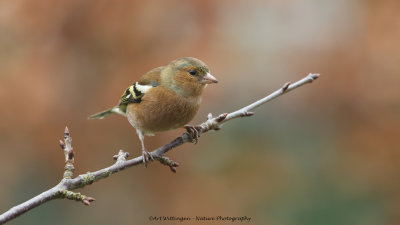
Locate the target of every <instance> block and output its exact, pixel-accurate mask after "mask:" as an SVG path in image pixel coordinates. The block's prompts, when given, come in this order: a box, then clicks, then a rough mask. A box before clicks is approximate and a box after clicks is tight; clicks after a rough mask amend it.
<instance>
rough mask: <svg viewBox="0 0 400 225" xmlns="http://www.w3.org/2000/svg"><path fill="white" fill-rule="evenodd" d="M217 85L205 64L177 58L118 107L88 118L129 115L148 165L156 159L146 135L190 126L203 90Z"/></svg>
mask: <svg viewBox="0 0 400 225" xmlns="http://www.w3.org/2000/svg"><path fill="white" fill-rule="evenodd" d="M217 82H218V80H217V79H215V77H214V76H212V75H211V74H210V70H209V68H208V67H207V65H206V64H205V63H204V62H202V61H200V60H198V59H195V58H191V57H186V58H181V59H177V60H174V61H172V62H171V63H169V64H168V65H167V66H161V67H157V68H155V69H152V70H150V71H149V72H147V73H146V74H144V75H143V76H142V77H141V78H140V79H139V81H138V82H135V83H134V84H133V85H131V86H129V87H128V88H127V89H126V90H125V91H124V93H123V95H122V96H121V98H120V100H119V103H118V105H116V106H114V107H112V108H110V109H107V110H105V111H102V112H99V113H96V114H94V115H92V116H90V117H89V119H95V118H98V119H103V118H104V117H105V116H108V115H110V114H114V113H117V114H120V115H123V116H126V117H127V118H128V121H129V122H130V124H131V125H132V126H133V127H134V128H136V132H137V134H138V136H139V139H140V142H141V144H142V155H143V163H144V164H145V165H146V163H147V162H148V161H149V160H150V159H153V157H152V156H151V155H150V153H149V152H147V150H146V148H145V146H144V136H145V135H147V136H153V135H154V133H157V132H162V131H167V130H172V129H176V128H179V127H182V126H183V125H185V124H187V123H188V122H189V121H191V120H192V119H193V117H194V116H195V115H196V113H197V111H198V109H199V106H200V102H201V94H202V93H203V90H204V88H205V87H206V86H207V84H212V83H217Z"/></svg>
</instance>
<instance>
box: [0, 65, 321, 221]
mask: <svg viewBox="0 0 400 225" xmlns="http://www.w3.org/2000/svg"><path fill="white" fill-rule="evenodd" d="M318 77H319V74H311V73H310V74H309V75H308V76H306V77H304V78H303V79H301V80H299V81H297V82H295V83H293V84H290V83H286V84H285V85H283V86H282V88H280V89H278V90H276V91H275V92H273V93H272V94H270V95H268V96H266V97H264V98H262V99H260V100H258V101H256V102H254V103H252V104H250V105H248V106H246V107H243V108H241V109H239V110H237V111H234V112H231V113H223V114H221V115H219V116H217V117H213V116H212V114H211V113H210V114H208V116H207V120H206V121H205V122H204V123H202V124H200V125H197V126H189V127H187V130H188V132H186V133H183V134H182V135H181V136H180V137H177V138H175V139H174V140H173V141H171V142H170V143H168V144H166V145H163V146H161V147H159V148H157V149H155V150H154V151H152V152H150V154H151V155H152V156H153V158H154V159H155V160H158V161H160V163H162V164H163V165H166V166H168V167H169V168H170V169H171V171H172V172H174V173H175V172H176V167H178V166H179V164H178V163H177V162H174V161H173V160H171V159H169V158H168V157H166V156H164V154H165V153H167V152H168V151H170V150H171V149H173V148H175V147H178V146H180V145H182V144H184V143H187V142H193V141H197V139H198V137H199V136H200V134H202V133H206V132H208V131H209V130H220V129H221V125H222V124H223V123H226V122H228V121H229V120H232V119H235V118H242V117H248V116H252V115H254V113H253V112H250V110H253V109H255V108H257V107H259V106H260V105H262V104H265V103H267V102H269V101H271V100H272V99H275V98H277V97H279V96H281V95H282V94H285V93H287V92H289V91H291V90H293V89H295V88H298V87H300V86H302V85H304V84H307V83H311V82H312V81H314V80H315V79H317V78H318ZM60 146H61V148H62V149H63V150H64V155H65V172H64V175H63V179H62V180H61V182H60V183H59V184H57V185H56V186H54V187H52V188H51V189H49V190H47V191H45V192H43V193H41V194H39V195H37V196H36V197H34V198H32V199H30V200H28V201H26V202H24V203H22V204H20V205H17V206H15V207H13V208H11V209H9V210H8V211H7V212H5V213H3V214H1V215H0V224H3V223H5V222H7V221H10V220H11V219H13V218H15V217H17V216H19V215H21V214H23V213H25V212H27V211H29V210H31V209H33V208H35V207H36V206H39V205H41V204H43V203H45V202H48V201H50V200H53V199H57V198H67V199H71V200H76V201H80V202H82V203H83V204H85V205H90V202H92V201H94V200H95V199H94V198H92V197H88V196H85V195H82V194H80V193H75V192H72V190H74V189H77V188H82V187H84V186H86V185H90V184H92V183H94V182H96V181H98V180H101V179H103V178H106V177H108V176H110V175H111V174H114V173H117V172H119V171H121V170H124V169H126V168H128V167H132V166H135V165H138V164H142V163H143V156H139V157H136V158H133V159H130V160H127V158H128V156H129V153H127V152H124V151H122V150H120V151H119V153H118V155H115V156H114V159H115V160H116V162H115V163H114V164H113V165H111V166H109V167H107V168H104V169H101V170H98V171H95V172H88V173H86V174H81V175H79V176H77V177H76V178H73V179H72V176H73V171H74V169H75V168H74V151H73V148H72V138H71V136H70V132H69V130H68V128H67V127H66V128H65V131H64V141H61V140H60Z"/></svg>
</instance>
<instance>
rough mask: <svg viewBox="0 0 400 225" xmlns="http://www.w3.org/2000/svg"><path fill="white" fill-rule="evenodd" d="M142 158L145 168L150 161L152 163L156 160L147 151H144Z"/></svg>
mask: <svg viewBox="0 0 400 225" xmlns="http://www.w3.org/2000/svg"><path fill="white" fill-rule="evenodd" d="M142 156H143V164H144V166H145V167H147V163H148V162H149V161H150V160H151V161H153V160H154V158H153V156H152V155H151V154H150V153H149V152H148V151H146V149H143V150H142Z"/></svg>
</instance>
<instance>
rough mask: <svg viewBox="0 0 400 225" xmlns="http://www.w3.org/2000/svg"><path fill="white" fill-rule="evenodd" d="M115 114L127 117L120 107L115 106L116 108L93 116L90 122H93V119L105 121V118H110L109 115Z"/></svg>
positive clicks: (90, 117)
mask: <svg viewBox="0 0 400 225" xmlns="http://www.w3.org/2000/svg"><path fill="white" fill-rule="evenodd" d="M114 113H117V114H121V115H123V116H125V113H124V112H122V111H121V109H120V108H119V106H115V107H112V108H109V109H106V110H104V111H101V112H98V113H96V114H93V115H91V116H89V118H88V119H89V120H92V119H103V118H104V117H106V116H109V115H111V114H114Z"/></svg>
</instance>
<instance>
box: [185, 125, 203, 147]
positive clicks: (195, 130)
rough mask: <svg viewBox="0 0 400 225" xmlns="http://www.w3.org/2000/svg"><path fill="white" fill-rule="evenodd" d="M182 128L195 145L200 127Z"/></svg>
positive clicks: (186, 126) (187, 126)
mask: <svg viewBox="0 0 400 225" xmlns="http://www.w3.org/2000/svg"><path fill="white" fill-rule="evenodd" d="M184 128H185V129H186V131H187V132H188V134H189V135H190V136H191V138H192V140H193V141H194V143H195V144H197V142H198V141H199V137H200V131H201V126H193V125H185V126H184Z"/></svg>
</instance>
